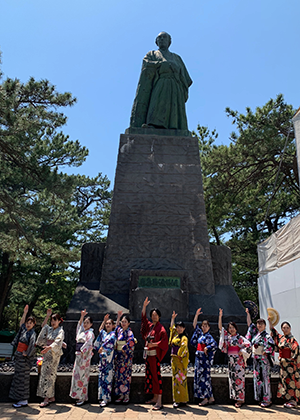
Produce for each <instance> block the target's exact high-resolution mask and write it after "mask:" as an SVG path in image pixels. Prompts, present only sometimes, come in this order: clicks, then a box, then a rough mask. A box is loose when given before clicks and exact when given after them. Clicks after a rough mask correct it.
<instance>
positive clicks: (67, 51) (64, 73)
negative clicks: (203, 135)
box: [0, 0, 300, 182]
mask: <svg viewBox="0 0 300 420" xmlns="http://www.w3.org/2000/svg"><path fill="white" fill-rule="evenodd" d="M0 14H1V25H0V49H1V51H2V70H3V72H4V75H5V77H8V76H9V77H12V78H15V77H17V78H19V79H21V81H23V82H25V81H27V80H28V78H29V77H30V76H33V77H35V78H36V79H48V80H49V81H50V82H51V83H52V84H54V85H56V87H57V89H58V90H59V91H61V92H63V91H69V92H72V94H73V95H74V96H76V97H77V100H78V102H77V104H76V105H75V106H74V107H73V108H71V109H69V110H67V111H66V114H67V115H68V124H67V126H66V127H65V129H64V131H65V133H67V134H69V135H70V138H71V139H74V140H75V139H78V140H79V141H80V142H81V144H82V145H84V146H86V147H87V148H88V149H89V151H90V155H89V156H88V158H87V160H86V163H85V164H84V165H83V166H82V167H81V168H79V172H80V173H82V174H86V175H89V176H95V175H96V174H97V173H98V172H102V173H103V174H107V175H108V177H109V179H110V180H111V181H112V182H113V179H114V173H115V167H116V158H117V152H118V144H119V136H120V134H121V133H124V131H125V129H126V128H127V127H128V125H129V118H130V112H131V107H132V103H133V99H134V96H135V90H136V86H137V82H138V78H139V74H140V69H141V63H142V58H143V57H144V55H145V54H146V53H147V52H148V51H149V50H152V49H155V47H156V46H155V44H154V40H155V37H156V35H157V34H158V33H159V32H160V31H167V32H169V33H170V34H171V36H172V40H173V41H172V45H171V47H170V50H171V51H173V52H176V53H177V54H179V55H180V56H181V57H182V58H183V60H184V62H185V64H186V66H187V68H188V71H189V73H190V75H191V77H192V79H193V82H194V83H193V85H192V86H191V88H190V98H189V100H188V102H187V115H188V123H189V129H190V130H193V129H196V127H197V124H198V123H199V124H201V125H205V126H208V127H209V128H210V129H214V128H215V129H216V130H217V131H218V133H219V139H218V142H219V143H223V144H228V142H229V140H228V138H229V135H230V132H231V131H232V130H233V128H234V127H233V126H232V125H231V121H230V120H229V119H228V118H227V117H226V115H225V112H224V110H225V107H227V106H229V107H231V108H232V109H235V110H238V111H240V112H243V111H244V110H245V107H247V106H250V107H251V108H253V109H254V108H255V107H256V106H261V105H263V104H265V103H266V102H267V101H268V100H269V99H270V98H275V96H276V95H277V94H278V93H283V94H284V97H285V100H286V101H287V102H288V103H291V104H292V105H293V106H294V108H298V107H299V106H300V92H299V82H298V74H299V67H300V66H299V64H300V58H299V55H300V54H299V45H298V44H299V39H300V35H299V32H300V25H299V16H300V1H299V0H281V1H279V0H272V1H270V0H252V1H248V0H205V1H204V0H185V1H182V0H180V1H179V0H172V1H170V0H160V1H158V0H152V1H151V2H149V1H145V0H110V1H103V0H85V1H83V0H81V1H79V0H51V1H49V0H43V1H41V0H0Z"/></svg>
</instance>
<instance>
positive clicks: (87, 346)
mask: <svg viewBox="0 0 300 420" xmlns="http://www.w3.org/2000/svg"><path fill="white" fill-rule="evenodd" d="M94 338H95V336H94V333H93V331H92V330H89V331H87V332H86V333H85V342H84V344H83V346H82V347H81V349H80V351H81V353H83V354H84V353H86V352H88V351H90V350H91V349H92V348H93V341H94Z"/></svg>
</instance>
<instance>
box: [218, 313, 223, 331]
mask: <svg viewBox="0 0 300 420" xmlns="http://www.w3.org/2000/svg"><path fill="white" fill-rule="evenodd" d="M222 317H223V309H221V308H219V323H218V326H219V330H220V331H222V327H223V325H222Z"/></svg>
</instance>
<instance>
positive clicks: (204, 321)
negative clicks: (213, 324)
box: [201, 319, 210, 328]
mask: <svg viewBox="0 0 300 420" xmlns="http://www.w3.org/2000/svg"><path fill="white" fill-rule="evenodd" d="M203 324H207V325H208V326H209V328H210V323H209V322H208V321H207V319H204V320H203V321H202V322H201V327H202V325H203Z"/></svg>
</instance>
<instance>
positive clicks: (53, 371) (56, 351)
mask: <svg viewBox="0 0 300 420" xmlns="http://www.w3.org/2000/svg"><path fill="white" fill-rule="evenodd" d="M51 314H52V310H51V309H48V310H47V316H46V318H45V320H44V322H43V323H42V330H41V332H40V334H39V336H38V338H37V341H36V345H37V346H42V347H43V350H42V351H41V353H42V354H43V356H44V358H43V364H42V368H41V374H40V379H39V384H38V389H37V393H36V395H37V396H39V397H43V398H44V401H43V402H42V403H41V404H40V407H47V406H48V405H49V404H50V403H54V402H55V381H56V375H57V367H58V364H59V361H60V357H61V355H62V354H63V352H62V345H63V341H64V336H65V334H64V330H63V328H62V326H61V325H60V324H61V322H62V321H63V320H62V318H61V316H60V315H59V314H53V315H52V316H51ZM50 316H51V327H49V325H47V322H48V319H49V318H50Z"/></svg>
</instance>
